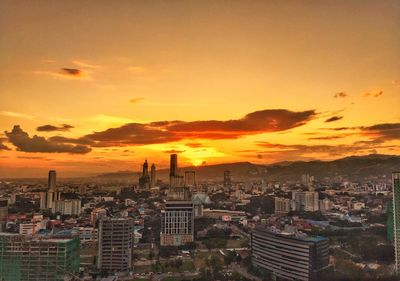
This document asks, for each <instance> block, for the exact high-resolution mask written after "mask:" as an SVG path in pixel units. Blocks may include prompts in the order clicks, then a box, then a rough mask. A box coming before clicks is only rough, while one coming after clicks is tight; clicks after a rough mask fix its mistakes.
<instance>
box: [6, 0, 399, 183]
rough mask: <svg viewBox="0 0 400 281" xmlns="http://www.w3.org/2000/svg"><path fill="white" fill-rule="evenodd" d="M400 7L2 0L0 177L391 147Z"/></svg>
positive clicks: (395, 150) (364, 2)
mask: <svg viewBox="0 0 400 281" xmlns="http://www.w3.org/2000/svg"><path fill="white" fill-rule="evenodd" d="M399 27H400V1H397V0H396V1H368V0H360V1H355V0H350V1H349V0H343V1H340V0H338V1H294V0H293V1H204V0H202V1H200V0H199V1H147V0H143V1H122V0H121V1H101V0H96V1H94V0H93V1H50V0H49V1H40V0H37V1H19V0H16V1H6V0H0V129H1V130H0V132H1V133H0V177H46V173H47V171H48V170H49V169H55V170H57V171H58V175H59V176H60V177H69V176H83V175H88V174H95V173H102V172H114V171H120V170H131V171H134V170H135V171H136V170H137V171H139V170H140V165H141V163H142V162H143V161H144V160H145V159H147V160H148V161H149V162H150V163H153V162H154V163H155V164H156V165H157V167H158V168H165V167H167V165H168V161H169V154H170V153H171V152H176V153H179V155H180V156H179V165H180V166H186V165H204V164H214V163H223V162H238V161H250V162H253V163H260V164H262V163H265V164H267V163H273V162H279V161H287V160H289V161H291V160H313V159H319V160H330V159H336V158H341V157H345V156H351V155H365V154H371V153H382V154H400V36H399Z"/></svg>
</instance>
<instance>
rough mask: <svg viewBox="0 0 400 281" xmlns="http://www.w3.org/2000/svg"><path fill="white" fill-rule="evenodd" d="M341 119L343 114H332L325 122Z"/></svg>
mask: <svg viewBox="0 0 400 281" xmlns="http://www.w3.org/2000/svg"><path fill="white" fill-rule="evenodd" d="M340 119H343V116H332V117H330V118H328V119H326V120H325V123H330V122H335V121H339V120H340Z"/></svg>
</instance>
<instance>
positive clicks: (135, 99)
mask: <svg viewBox="0 0 400 281" xmlns="http://www.w3.org/2000/svg"><path fill="white" fill-rule="evenodd" d="M141 100H143V98H140V97H139V98H131V99H130V100H129V102H130V103H138V102H139V101H141Z"/></svg>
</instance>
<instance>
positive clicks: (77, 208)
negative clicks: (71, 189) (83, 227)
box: [52, 199, 81, 216]
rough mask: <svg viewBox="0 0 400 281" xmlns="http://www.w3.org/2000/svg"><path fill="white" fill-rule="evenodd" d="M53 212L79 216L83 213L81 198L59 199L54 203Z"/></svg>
mask: <svg viewBox="0 0 400 281" xmlns="http://www.w3.org/2000/svg"><path fill="white" fill-rule="evenodd" d="M52 212H53V213H61V214H62V215H73V216H78V215H79V214H80V213H81V200H80V199H71V200H57V201H54V203H53V208H52Z"/></svg>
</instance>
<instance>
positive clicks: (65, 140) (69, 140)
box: [48, 136, 94, 145]
mask: <svg viewBox="0 0 400 281" xmlns="http://www.w3.org/2000/svg"><path fill="white" fill-rule="evenodd" d="M48 140H49V141H51V142H56V143H71V144H81V145H91V144H94V142H93V141H92V140H89V139H85V138H77V139H75V138H66V137H62V136H54V137H50V138H48Z"/></svg>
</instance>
